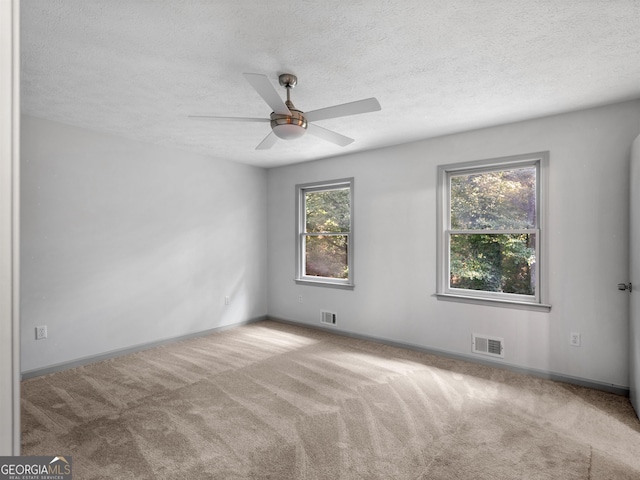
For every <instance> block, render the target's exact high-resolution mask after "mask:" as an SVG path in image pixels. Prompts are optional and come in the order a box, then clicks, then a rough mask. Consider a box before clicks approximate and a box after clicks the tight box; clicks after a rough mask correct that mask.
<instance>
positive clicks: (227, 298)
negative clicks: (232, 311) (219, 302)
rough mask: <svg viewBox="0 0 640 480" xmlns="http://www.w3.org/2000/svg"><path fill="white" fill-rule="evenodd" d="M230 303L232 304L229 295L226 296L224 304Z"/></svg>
mask: <svg viewBox="0 0 640 480" xmlns="http://www.w3.org/2000/svg"><path fill="white" fill-rule="evenodd" d="M230 303H231V297H229V295H226V296H225V297H224V304H225V305H229V304H230Z"/></svg>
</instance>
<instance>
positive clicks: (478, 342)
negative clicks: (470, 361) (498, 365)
mask: <svg viewBox="0 0 640 480" xmlns="http://www.w3.org/2000/svg"><path fill="white" fill-rule="evenodd" d="M471 342H472V343H471V351H472V352H473V353H481V354H482V355H489V356H491V357H500V358H504V339H503V338H498V337H489V336H487V335H479V334H477V333H474V334H472V335H471Z"/></svg>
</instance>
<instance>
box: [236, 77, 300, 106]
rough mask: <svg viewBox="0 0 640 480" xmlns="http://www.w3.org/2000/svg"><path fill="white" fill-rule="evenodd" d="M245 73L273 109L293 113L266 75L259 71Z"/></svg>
mask: <svg viewBox="0 0 640 480" xmlns="http://www.w3.org/2000/svg"><path fill="white" fill-rule="evenodd" d="M243 75H244V78H246V79H247V81H248V82H249V83H250V84H251V86H252V87H253V88H255V89H256V92H258V94H259V95H260V96H261V97H262V99H263V100H264V101H265V102H267V105H269V106H270V107H271V110H273V111H274V112H275V113H278V114H280V115H291V111H290V110H289V108H287V106H286V105H285V103H284V101H283V100H282V98H280V95H278V92H277V91H276V89H275V88H274V87H273V85H272V84H271V81H269V78H268V77H267V76H266V75H260V74H259V73H243Z"/></svg>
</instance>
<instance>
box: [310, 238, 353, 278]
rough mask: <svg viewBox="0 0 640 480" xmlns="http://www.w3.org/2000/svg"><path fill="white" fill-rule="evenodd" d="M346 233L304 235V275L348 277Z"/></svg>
mask: <svg viewBox="0 0 640 480" xmlns="http://www.w3.org/2000/svg"><path fill="white" fill-rule="evenodd" d="M347 244H348V238H347V235H324V236H323V235H311V236H306V237H305V273H304V274H305V275H308V276H315V277H329V278H345V279H346V278H349V265H348V262H347Z"/></svg>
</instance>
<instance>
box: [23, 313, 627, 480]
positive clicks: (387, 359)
mask: <svg viewBox="0 0 640 480" xmlns="http://www.w3.org/2000/svg"><path fill="white" fill-rule="evenodd" d="M22 429H23V454H24V455H71V456H72V458H73V468H74V479H76V480H89V479H225V480H226V479H274V480H283V479H332V480H333V479H447V480H449V479H473V480H480V479H492V480H496V479H509V480H510V479H545V480H556V479H561V480H565V479H615V480H619V479H639V478H640V422H639V421H638V419H637V417H636V416H635V414H634V412H633V409H632V407H631V404H630V403H629V399H628V398H625V397H621V396H617V395H613V394H609V393H604V392H601V391H595V390H591V389H587V388H581V387H577V386H573V385H567V384H563V383H557V382H552V381H547V380H542V379H539V378H535V377H531V376H526V375H520V374H516V373H513V372H509V371H506V370H502V369H495V368H489V367H484V366H480V365H476V364H473V363H468V362H463V361H458V360H452V359H447V358H442V357H437V356H433V355H428V354H425V353H421V352H416V351H411V350H404V349H400V348H394V347H390V346H385V345H379V344H375V343H370V342H366V341H362V340H355V339H352V338H347V337H341V336H337V335H332V334H330V333H325V332H323V331H318V330H313V329H307V328H302V327H296V326H291V325H285V324H281V323H276V322H272V321H265V322H259V323H255V324H251V325H247V326H243V327H239V328H235V329H231V330H226V331H223V332H220V333H216V334H213V335H209V336H206V337H200V338H197V339H192V340H186V341H183V342H179V343H175V344H171V345H167V346H164V347H158V348H154V349H151V350H147V351H144V352H140V353H136V354H132V355H127V356H122V357H119V358H116V359H111V360H107V361H103V362H99V363H95V364H92V365H88V366H84V367H79V368H75V369H70V370H66V371H63V372H59V373H54V374H51V375H47V376H42V377H38V378H33V379H30V380H26V381H24V382H23V383H22Z"/></svg>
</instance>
